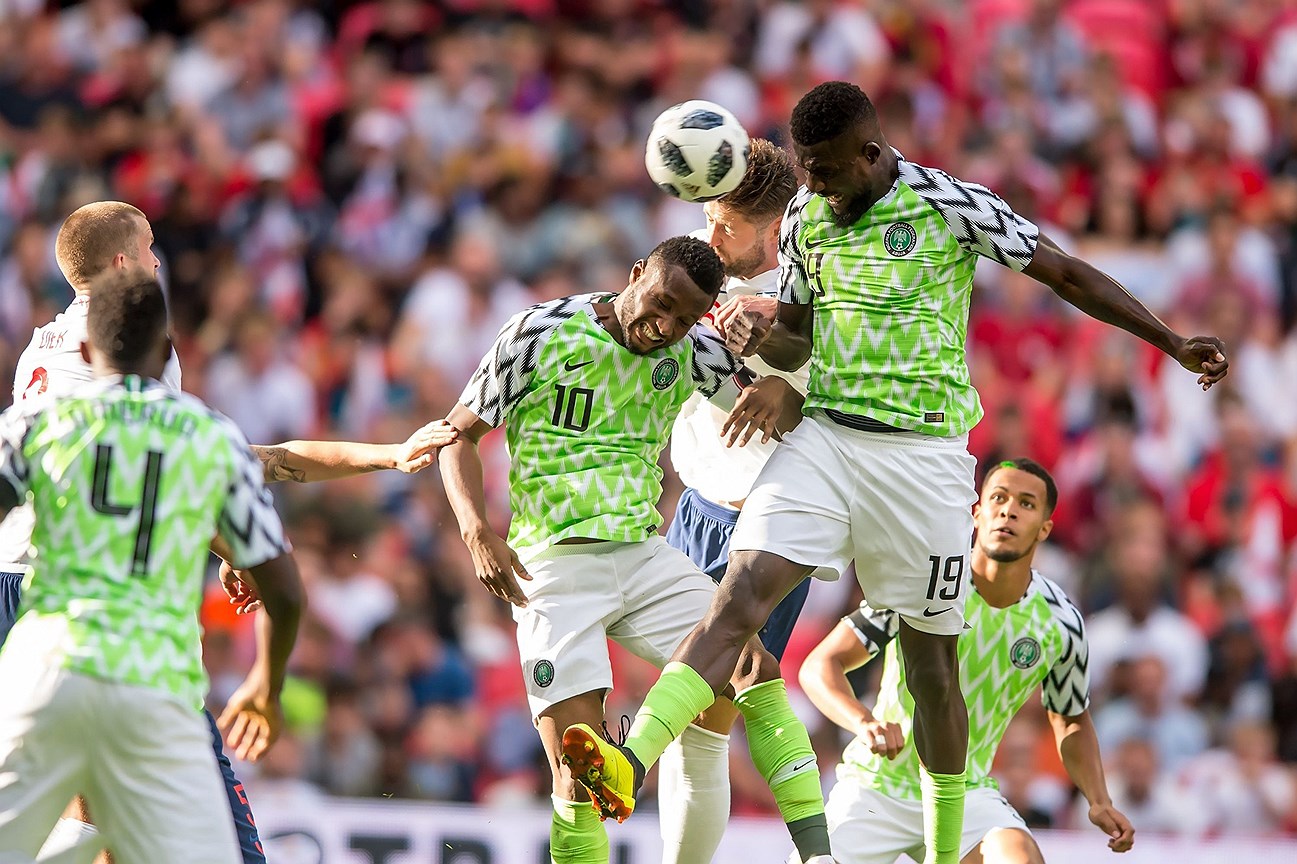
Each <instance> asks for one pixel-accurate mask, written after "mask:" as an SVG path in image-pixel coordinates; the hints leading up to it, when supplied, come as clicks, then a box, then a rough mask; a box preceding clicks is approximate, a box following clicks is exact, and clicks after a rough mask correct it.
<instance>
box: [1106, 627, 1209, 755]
mask: <svg viewBox="0 0 1297 864" xmlns="http://www.w3.org/2000/svg"><path fill="white" fill-rule="evenodd" d="M1090 638H1091V641H1094V633H1093V631H1091V633H1090ZM1123 662H1125V663H1128V664H1129V668H1128V669H1127V670H1126V678H1127V690H1126V692H1125V693H1124V694H1123V695H1121V696H1119V697H1118V698H1116V699H1114V700H1112V701H1111V702H1109V703H1108V704H1107V705H1104V706H1103V707H1102V708H1100V709H1099V710H1098V711H1097V712H1096V713H1095V717H1094V728H1095V731H1096V732H1097V733H1098V735H1099V743H1100V744H1101V745H1102V747H1103V749H1104V751H1105V752H1109V753H1112V752H1116V750H1117V749H1118V748H1119V747H1121V746H1122V745H1123V744H1125V743H1126V742H1127V741H1129V740H1131V739H1141V740H1144V741H1149V742H1151V743H1152V744H1153V746H1154V747H1155V748H1156V749H1157V755H1158V762H1159V763H1160V764H1162V765H1163V766H1165V768H1166V770H1167V771H1170V772H1174V771H1176V770H1177V769H1179V768H1180V767H1181V766H1183V765H1184V764H1185V763H1186V762H1187V761H1188V760H1190V759H1192V758H1193V757H1195V756H1197V755H1198V754H1199V753H1201V752H1203V751H1204V750H1206V749H1207V744H1208V735H1207V724H1206V723H1204V722H1203V720H1202V718H1201V717H1200V716H1199V715H1198V714H1197V713H1195V712H1194V711H1193V710H1192V709H1190V708H1188V707H1186V706H1185V705H1184V704H1183V703H1181V702H1179V701H1177V700H1176V698H1175V697H1174V696H1173V695H1171V692H1170V686H1169V684H1170V682H1169V681H1168V680H1167V669H1166V665H1165V664H1164V663H1163V662H1162V660H1161V658H1160V657H1158V656H1157V655H1156V654H1148V655H1145V656H1131V657H1129V659H1126V660H1124V661H1123Z"/></svg>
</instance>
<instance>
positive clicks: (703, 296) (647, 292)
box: [615, 261, 715, 354]
mask: <svg viewBox="0 0 1297 864" xmlns="http://www.w3.org/2000/svg"><path fill="white" fill-rule="evenodd" d="M714 300H715V298H713V297H710V296H708V295H707V293H706V292H704V291H703V289H701V288H699V287H698V285H697V284H695V283H694V280H692V279H690V278H689V274H688V273H686V272H685V270H684V268H683V267H664V266H662V265H661V264H652V265H645V263H644V262H643V261H640V262H637V263H636V264H635V267H634V269H633V270H631V283H630V285H629V286H627V288H626V290H625V291H623V292H622V293H621V295H620V296H619V297H618V298H617V303H616V304H615V305H616V309H617V321H618V322H619V323H620V324H621V328H622V339H623V341H624V343H625V345H626V347H627V348H628V349H629V350H630V351H631V352H633V353H635V354H649V353H652V352H653V351H657V350H658V349H660V348H666V347H669V346H671V345H674V344H676V343H677V342H679V341H680V340H681V339H683V338H685V336H686V335H687V334H688V333H689V330H690V328H692V327H693V326H694V325H695V324H697V323H698V322H699V321H700V320H702V317H703V316H704V315H706V314H707V312H708V311H709V310H710V309H711V308H712V303H713V302H714Z"/></svg>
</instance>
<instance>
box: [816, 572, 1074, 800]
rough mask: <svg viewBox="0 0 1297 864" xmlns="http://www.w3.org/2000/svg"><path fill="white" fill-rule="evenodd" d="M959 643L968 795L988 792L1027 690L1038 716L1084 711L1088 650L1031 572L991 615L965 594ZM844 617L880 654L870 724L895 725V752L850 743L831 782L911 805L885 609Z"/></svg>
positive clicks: (905, 704) (892, 623)
mask: <svg viewBox="0 0 1297 864" xmlns="http://www.w3.org/2000/svg"><path fill="white" fill-rule="evenodd" d="M964 619H965V621H967V623H968V627H969V629H967V630H965V631H964V633H963V634H962V635H960V637H959V683H960V688H961V689H962V690H963V691H964V701H965V702H966V703H967V705H968V765H967V772H968V780H967V784H968V786H969V787H970V788H977V787H982V786H990V787H995V785H996V784H995V781H994V780H993V779H991V776H990V772H991V763H992V762H993V761H994V759H995V751H996V749H997V748H998V747H999V746H1000V739H1001V738H1002V737H1003V736H1004V730H1005V729H1007V728H1008V726H1009V721H1010V720H1012V719H1013V715H1014V714H1017V713H1018V709H1019V708H1021V707H1022V706H1023V705H1024V704H1026V702H1027V699H1028V698H1030V696H1031V694H1032V693H1033V692H1034V691H1035V689H1036V686H1037V685H1043V687H1042V693H1041V698H1042V700H1043V702H1044V704H1045V708H1046V710H1049V711H1052V712H1054V713H1055V714H1062V715H1064V716H1068V717H1071V716H1075V715H1077V714H1080V713H1081V712H1082V711H1085V710H1086V709H1087V708H1088V707H1089V704H1090V676H1089V672H1088V669H1087V666H1088V658H1089V650H1088V648H1087V647H1086V641H1085V625H1084V622H1083V621H1082V618H1081V613H1080V611H1079V610H1078V609H1077V608H1076V606H1074V605H1073V604H1072V601H1071V600H1069V599H1068V597H1067V595H1066V594H1064V593H1063V589H1061V588H1059V587H1058V586H1057V585H1055V584H1054V583H1053V582H1051V581H1050V580H1048V579H1046V578H1044V577H1043V576H1041V575H1040V574H1039V573H1035V572H1034V571H1033V572H1032V576H1031V584H1030V585H1029V586H1028V588H1027V593H1026V595H1025V596H1024V597H1023V598H1022V599H1021V600H1019V601H1018V602H1017V603H1015V604H1013V605H1012V606H1010V607H1008V608H1007V609H996V608H995V607H993V606H991V605H989V604H988V603H987V602H986V601H985V600H983V599H982V597H981V595H979V594H978V593H977V591H976V590H974V591H971V592H969V596H968V604H967V606H966V607H965V609H964ZM844 620H846V621H847V622H848V623H849V624H850V625H851V627H852V629H854V630H855V632H856V635H857V636H859V637H860V641H861V642H863V643H864V644H865V647H866V648H868V649H869V652H870V654H877V653H878V652H880V651H884V650H885V652H886V653H885V655H884V660H883V678H882V683H881V684H880V685H879V690H878V703H877V705H875V707H874V711H873V714H874V718H875V719H876V720H878V721H880V722H885V723H896V724H897V725H899V726H900V727H901V734H902V735H904V736H905V747H904V749H902V750H901V752H900V753H899V754H898V755H897V757H896V758H895V759H886V758H884V757H882V756H879V755H877V754H875V753H873V752H872V751H871V750H870V749H869V742H867V741H864V740H862V739H861V738H855V739H854V740H853V741H852V742H851V743H850V744H849V745H848V746H847V749H846V751H845V752H844V753H843V754H842V765H841V766H839V768H838V771H839V774H840V776H844V777H850V778H852V779H854V780H856V781H857V782H859V783H861V784H863V785H865V786H868V787H870V788H873V789H877V790H878V791H879V792H882V793H883V794H884V795H887V796H889V797H892V798H908V799H911V800H916V801H917V800H919V799H920V797H921V793H920V790H919V756H918V753H917V751H916V750H915V749H914V742H913V740H912V736H913V733H914V698H913V697H912V696H911V695H910V691H909V689H908V688H907V686H906V683H905V664H904V663H903V662H902V661H901V657H900V655H899V650H900V640H898V639H896V638H895V637H896V633H897V629H898V627H899V620H898V618H897V616H896V614H895V613H894V612H882V611H878V610H875V609H871V608H870V607H869V606H868V605H867V604H863V603H862V604H861V606H860V608H859V609H858V610H856V611H855V612H853V613H852V614H851V615H849V616H848V617H847V618H846V619H844Z"/></svg>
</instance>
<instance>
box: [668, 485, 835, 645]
mask: <svg viewBox="0 0 1297 864" xmlns="http://www.w3.org/2000/svg"><path fill="white" fill-rule="evenodd" d="M738 521H739V514H738V511H737V510H731V509H730V508H728V507H723V506H721V505H720V504H714V503H712V502H711V501H708V500H707V499H706V498H704V497H703V496H701V495H699V494H698V492H697V491H695V490H693V489H685V491H684V494H683V495H681V496H680V503H679V504H677V505H676V516H675V518H674V519H672V520H671V527H669V528H668V529H667V542H668V543H670V544H671V545H672V546H674V547H676V548H677V549H679V550H680V551H681V552H683V553H685V554H686V555H688V556H689V558H690V560H692V561H693V562H694V563H695V564H697V565H698V567H699V568H700V569H701V570H702V571H703V572H704V573H706V574H707V575H708V576H710V577H712V579H713V580H714V581H716V582H717V583H719V582H720V581H721V577H722V576H724V575H725V566H726V564H728V563H729V558H730V537H731V536H733V534H734V526H735V525H736V524H738ZM810 590H811V580H810V579H809V578H808V579H803V580H802V581H801V584H800V585H798V586H797V587H796V588H794V589H793V590H792V591H790V592H788V596H787V597H785V598H784V599H783V600H781V601H779V605H778V606H776V607H775V611H773V612H771V613H770V617H769V618H768V619H767V620H766V626H764V627H762V628H761V632H759V633H758V634H757V636H759V637H760V638H761V644H762V645H764V646H766V650H767V651H769V652H770V653H771V654H773V655H775V657H776V658H777V659H783V656H784V649H785V648H787V647H788V638H789V637H790V636H792V635H793V625H794V624H796V623H797V616H798V615H800V614H801V613H802V606H804V605H806V595H807V594H808V593H810Z"/></svg>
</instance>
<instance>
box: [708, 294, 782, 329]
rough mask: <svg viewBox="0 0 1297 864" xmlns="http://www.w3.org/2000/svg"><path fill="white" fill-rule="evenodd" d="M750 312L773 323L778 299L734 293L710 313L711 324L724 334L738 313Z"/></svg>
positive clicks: (776, 312)
mask: <svg viewBox="0 0 1297 864" xmlns="http://www.w3.org/2000/svg"><path fill="white" fill-rule="evenodd" d="M744 312H750V313H755V314H757V315H760V316H761V317H762V318H765V319H766V320H767V321H769V322H770V324H771V325H773V324H774V323H775V316H776V315H778V314H779V300H778V299H777V298H775V297H762V296H760V295H757V294H736V295H735V296H733V297H731V298H730V299H729V300H726V301H725V304H724V305H723V306H721V308H719V309H717V310H716V311H715V312H714V313H712V325H713V326H714V327H715V328H716V332H717V333H719V334H721V336H725V335H726V334H727V333H728V331H729V328H730V324H731V322H733V321H734V319H735V318H737V317H738V316H739V314H740V313H744Z"/></svg>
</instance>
